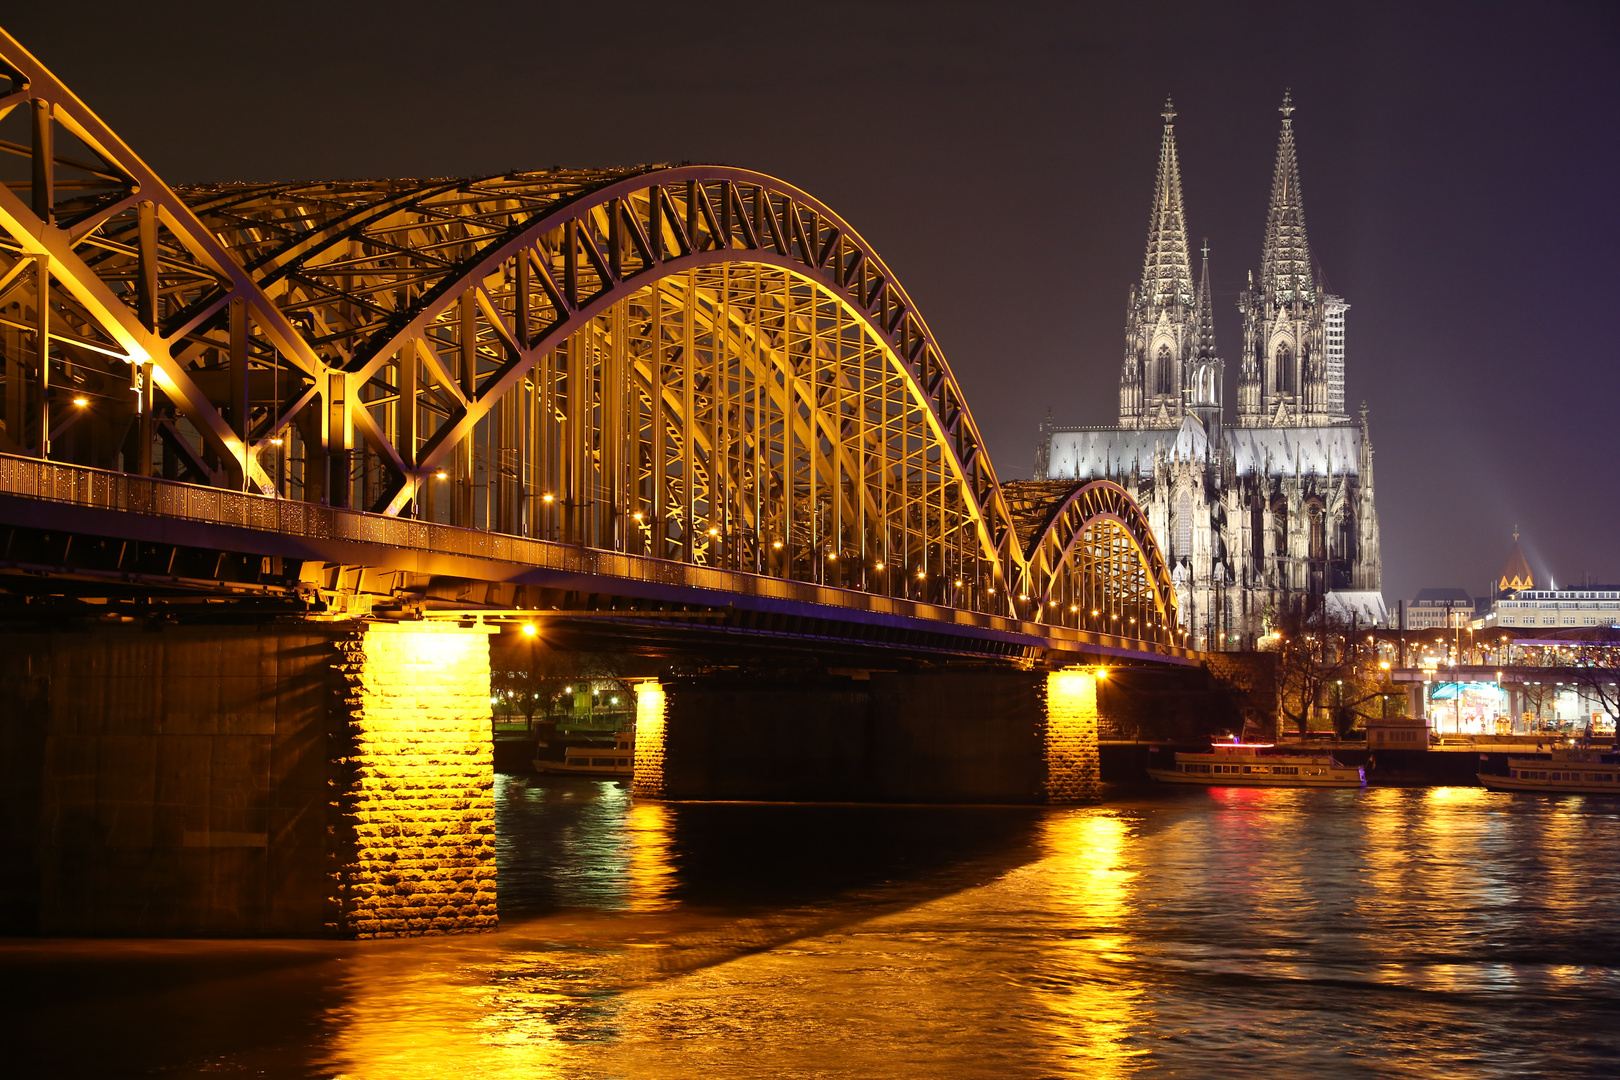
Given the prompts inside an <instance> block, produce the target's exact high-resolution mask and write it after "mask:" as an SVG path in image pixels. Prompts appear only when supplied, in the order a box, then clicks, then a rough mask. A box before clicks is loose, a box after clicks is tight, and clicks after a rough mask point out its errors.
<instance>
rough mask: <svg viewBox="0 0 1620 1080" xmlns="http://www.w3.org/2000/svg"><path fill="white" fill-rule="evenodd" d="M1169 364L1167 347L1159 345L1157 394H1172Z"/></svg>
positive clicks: (1168, 349) (1168, 348)
mask: <svg viewBox="0 0 1620 1080" xmlns="http://www.w3.org/2000/svg"><path fill="white" fill-rule="evenodd" d="M1170 364H1171V359H1170V347H1169V346H1168V345H1160V346H1159V359H1158V363H1157V367H1158V372H1159V393H1161V394H1169V393H1174V388H1173V385H1172V383H1173V380H1172V379H1171V372H1170Z"/></svg>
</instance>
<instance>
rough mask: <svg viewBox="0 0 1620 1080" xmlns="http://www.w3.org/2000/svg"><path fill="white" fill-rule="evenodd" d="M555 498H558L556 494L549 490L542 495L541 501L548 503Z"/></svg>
mask: <svg viewBox="0 0 1620 1080" xmlns="http://www.w3.org/2000/svg"><path fill="white" fill-rule="evenodd" d="M555 498H556V496H554V495H553V494H552V493H551V492H549V491H548V492H546V493H545V494H544V495H542V496H540V501H541V502H547V503H548V502H551V501H552V500H553V499H555Z"/></svg>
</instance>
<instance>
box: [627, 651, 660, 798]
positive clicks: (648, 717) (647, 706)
mask: <svg viewBox="0 0 1620 1080" xmlns="http://www.w3.org/2000/svg"><path fill="white" fill-rule="evenodd" d="M665 705H666V700H665V696H664V687H663V685H662V684H661V683H659V682H658V680H657V679H644V680H642V681H641V682H638V683H636V749H635V757H634V761H635V765H634V770H635V771H634V775H633V776H632V778H631V781H630V790H631V792H632V793H633V794H634V795H636V796H638V797H642V798H654V799H656V798H660V797H662V796H663V794H664V708H665Z"/></svg>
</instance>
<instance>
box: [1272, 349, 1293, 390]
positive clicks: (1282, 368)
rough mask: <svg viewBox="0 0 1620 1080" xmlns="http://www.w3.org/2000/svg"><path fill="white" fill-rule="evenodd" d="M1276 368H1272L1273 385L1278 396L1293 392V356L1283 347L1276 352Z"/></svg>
mask: <svg viewBox="0 0 1620 1080" xmlns="http://www.w3.org/2000/svg"><path fill="white" fill-rule="evenodd" d="M1275 363H1276V366H1275V368H1274V375H1275V378H1274V381H1273V385H1274V386H1275V387H1276V390H1277V393H1279V394H1291V393H1293V392H1294V354H1293V353H1292V352H1290V351H1289V349H1288V346H1286V345H1284V346H1283V347H1282V348H1280V349H1278V350H1277V359H1276V362H1275Z"/></svg>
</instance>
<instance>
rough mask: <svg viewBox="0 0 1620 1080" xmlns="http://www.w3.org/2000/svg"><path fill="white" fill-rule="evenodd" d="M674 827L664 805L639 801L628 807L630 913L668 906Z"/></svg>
mask: <svg viewBox="0 0 1620 1080" xmlns="http://www.w3.org/2000/svg"><path fill="white" fill-rule="evenodd" d="M673 825H674V822H673V821H672V820H671V817H670V811H669V807H667V806H665V805H664V804H663V803H660V802H648V801H647V800H645V799H638V800H636V802H635V803H634V804H633V805H632V806H631V807H630V813H629V815H628V820H627V822H626V829H625V835H626V840H627V843H628V845H629V853H628V859H629V866H628V868H627V870H628V876H629V879H630V895H629V897H628V898H627V899H628V905H627V906H628V907H629V909H630V910H631V911H661V910H663V909H665V908H666V907H668V905H669V893H670V889H671V888H672V887H673V886H674V884H675V860H674V858H673V856H672V854H671V852H672V849H673V843H672V841H671V838H670V832H671V829H672V827H673Z"/></svg>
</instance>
